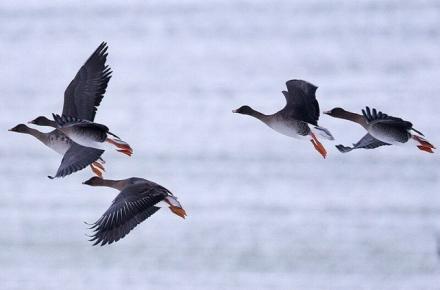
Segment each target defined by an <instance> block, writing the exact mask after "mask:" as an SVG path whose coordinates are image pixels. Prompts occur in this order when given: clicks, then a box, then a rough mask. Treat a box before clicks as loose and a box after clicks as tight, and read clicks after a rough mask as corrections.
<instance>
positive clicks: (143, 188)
mask: <svg viewBox="0 0 440 290" xmlns="http://www.w3.org/2000/svg"><path fill="white" fill-rule="evenodd" d="M163 199H164V195H163V193H162V192H160V191H157V190H156V189H155V188H154V187H151V186H150V185H148V184H144V183H141V184H134V185H130V186H128V187H126V188H125V189H123V190H122V191H121V192H120V193H119V195H118V196H117V197H116V198H115V200H114V201H113V203H112V205H111V206H110V208H109V209H108V210H107V211H106V212H105V213H104V214H103V215H102V217H101V218H100V219H99V220H98V221H96V222H95V223H94V224H93V225H92V227H91V229H93V230H94V232H93V235H92V236H91V239H90V241H93V242H94V244H93V245H98V244H100V245H101V246H103V245H105V244H111V243H113V242H116V241H118V240H120V239H122V238H123V237H125V236H126V235H127V234H128V233H129V232H130V231H131V230H132V229H133V228H134V227H136V226H137V225H138V224H140V223H141V222H143V221H144V220H146V219H147V218H148V217H150V216H151V215H152V214H154V213H155V212H157V211H158V210H159V209H160V207H156V206H155V205H156V204H157V203H158V202H160V201H161V200H163Z"/></svg>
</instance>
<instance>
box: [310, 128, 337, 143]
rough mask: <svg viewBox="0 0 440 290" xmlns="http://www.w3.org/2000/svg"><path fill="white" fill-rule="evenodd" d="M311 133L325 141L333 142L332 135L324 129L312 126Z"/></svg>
mask: <svg viewBox="0 0 440 290" xmlns="http://www.w3.org/2000/svg"><path fill="white" fill-rule="evenodd" d="M312 132H313V133H314V134H316V135H319V136H321V137H322V138H324V139H327V140H335V138H334V137H333V135H332V133H330V131H329V130H328V129H326V128H324V127H320V126H313V127H312Z"/></svg>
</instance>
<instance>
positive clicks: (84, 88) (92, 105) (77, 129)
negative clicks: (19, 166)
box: [29, 42, 133, 156]
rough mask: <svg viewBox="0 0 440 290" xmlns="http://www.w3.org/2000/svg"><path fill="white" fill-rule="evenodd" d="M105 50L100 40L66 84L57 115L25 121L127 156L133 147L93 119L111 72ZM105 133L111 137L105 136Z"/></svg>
mask: <svg viewBox="0 0 440 290" xmlns="http://www.w3.org/2000/svg"><path fill="white" fill-rule="evenodd" d="M107 49H108V46H107V44H106V43H105V42H103V43H101V45H100V46H99V47H98V48H97V49H96V51H95V52H94V53H93V54H92V55H91V56H90V58H89V59H88V60H87V61H86V63H85V64H84V65H83V66H82V67H81V69H80V70H79V71H78V73H77V74H76V76H75V78H74V79H73V80H72V82H71V83H70V84H69V86H68V87H67V89H66V91H65V92H64V105H63V112H62V116H61V117H60V116H58V115H55V114H53V117H54V120H50V119H48V118H47V117H45V116H39V117H37V118H36V119H34V120H33V121H31V122H29V123H31V124H35V125H40V126H50V127H53V128H56V129H59V130H60V131H62V132H64V134H65V135H67V136H68V137H69V138H71V139H72V140H73V141H75V142H76V143H78V144H80V145H83V146H86V147H94V148H96V147H98V148H101V147H102V146H101V145H100V144H98V143H102V142H104V141H106V142H108V143H110V144H112V145H114V146H116V147H117V148H119V149H118V151H119V152H121V153H124V154H126V155H128V156H131V154H132V153H133V150H132V149H131V147H130V146H129V145H128V144H127V143H126V142H124V141H122V140H120V138H119V137H117V136H115V135H113V134H112V133H110V132H108V128H107V127H106V126H104V125H101V124H98V123H94V122H93V121H94V119H95V115H96V110H97V107H98V106H99V104H100V103H101V100H102V98H103V97H104V93H105V91H106V89H107V84H108V82H109V80H110V78H111V73H112V71H111V69H110V67H109V66H108V65H106V64H105V62H106V60H107ZM55 117H57V119H55ZM57 120H58V122H56V121H57ZM107 133H108V134H110V135H113V137H114V138H113V137H109V138H107ZM96 134H97V135H96Z"/></svg>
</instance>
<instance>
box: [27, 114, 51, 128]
mask: <svg viewBox="0 0 440 290" xmlns="http://www.w3.org/2000/svg"><path fill="white" fill-rule="evenodd" d="M28 124H34V125H38V126H49V127H54V126H55V122H54V121H53V120H49V119H48V118H46V117H45V116H39V117H37V118H35V119H33V120H32V121H30V122H28Z"/></svg>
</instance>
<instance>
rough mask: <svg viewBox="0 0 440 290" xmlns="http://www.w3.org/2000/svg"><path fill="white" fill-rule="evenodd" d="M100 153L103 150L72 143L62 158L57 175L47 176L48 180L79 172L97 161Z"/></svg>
mask: <svg viewBox="0 0 440 290" xmlns="http://www.w3.org/2000/svg"><path fill="white" fill-rule="evenodd" d="M102 153H104V150H100V149H96V148H90V147H85V146H82V145H79V144H77V143H75V142H73V141H72V145H71V146H70V148H69V150H67V152H66V154H64V156H63V160H62V161H61V164H60V167H59V168H58V170H57V173H56V174H55V176H54V177H52V176H49V178H56V177H64V176H67V175H69V174H72V173H74V172H76V171H78V170H81V169H83V168H85V167H87V166H88V165H90V164H92V163H93V162H95V161H96V160H98V159H99V158H100V157H101V155H102Z"/></svg>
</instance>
